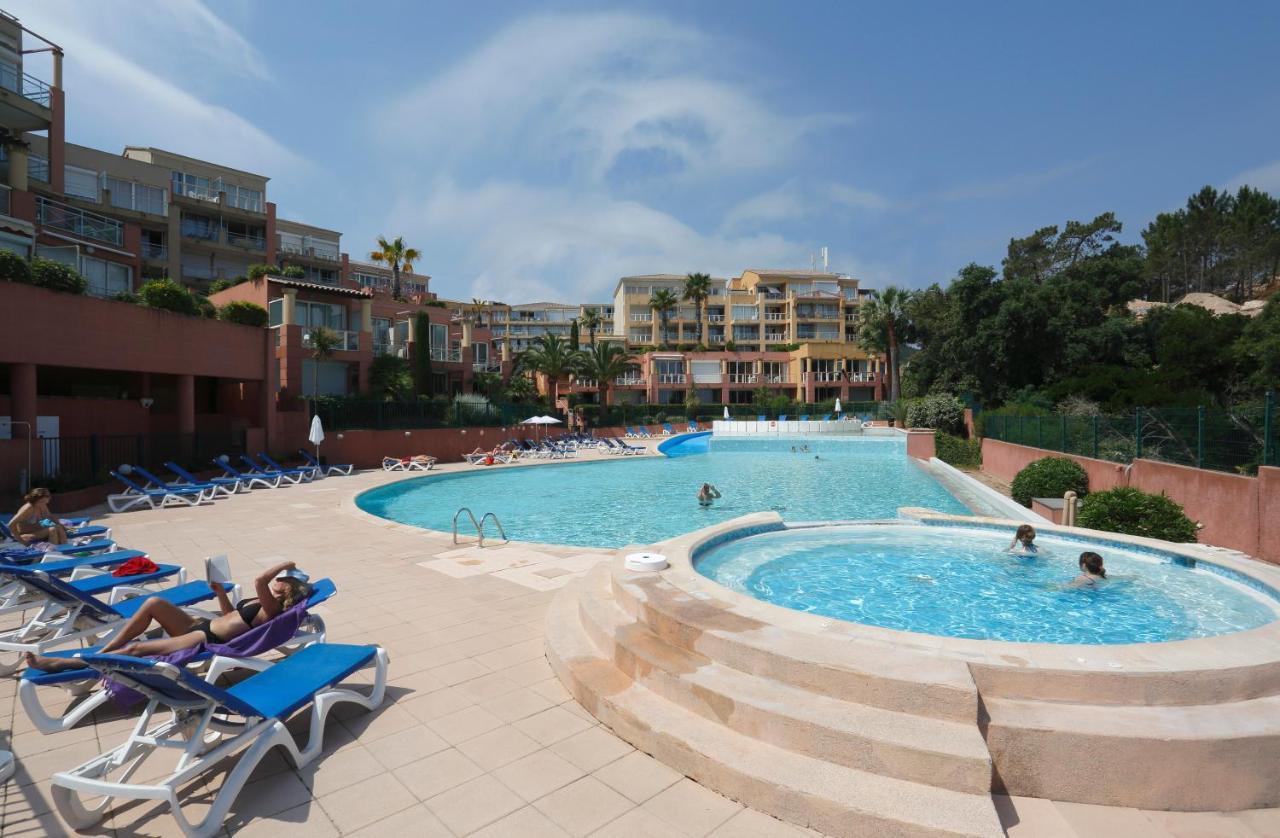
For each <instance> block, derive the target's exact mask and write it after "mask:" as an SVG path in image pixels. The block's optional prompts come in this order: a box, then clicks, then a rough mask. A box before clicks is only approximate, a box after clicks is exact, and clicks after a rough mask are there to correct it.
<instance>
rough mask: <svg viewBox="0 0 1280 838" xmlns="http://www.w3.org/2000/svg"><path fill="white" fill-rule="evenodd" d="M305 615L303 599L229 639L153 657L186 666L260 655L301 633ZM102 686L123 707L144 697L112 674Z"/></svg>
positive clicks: (305, 607) (305, 605) (305, 604)
mask: <svg viewBox="0 0 1280 838" xmlns="http://www.w3.org/2000/svg"><path fill="white" fill-rule="evenodd" d="M306 616H307V603H305V602H300V603H298V604H297V605H295V606H293V607H292V608H290V609H289V610H288V611H285V612H284V613H282V614H277V615H276V616H275V617H272V618H271V619H270V620H267V621H266V622H265V623H263V624H262V625H260V626H254V627H253V628H251V629H249V630H248V631H246V632H245V633H244V634H242V635H240V636H239V637H234V638H232V639H231V640H229V641H228V642H226V643H200V644H198V645H196V646H192V647H190V648H187V649H181V650H179V651H177V652H172V653H170V654H168V655H151V656H150V658H151V659H152V660H156V661H161V662H163V663H171V664H173V665H175V666H185V665H187V664H188V663H190V662H191V661H192V660H194V659H195V658H197V657H199V656H200V655H202V654H209V655H221V656H222V657H224V658H253V657H257V656H258V655H261V654H263V653H264V652H269V651H271V650H272V649H274V648H276V647H277V646H279V645H281V644H283V643H288V642H289V640H290V639H291V638H292V637H293V636H294V635H295V634H297V633H298V627H299V626H300V625H302V621H303V620H304V619H306ZM103 687H104V688H105V689H106V691H107V692H108V693H109V694H110V695H111V698H112V700H114V701H115V703H116V704H118V705H120V706H121V707H124V708H128V707H132V706H133V705H134V704H137V703H138V702H140V701H142V700H143V698H145V696H144V695H142V693H140V692H138V691H137V690H134V689H132V688H130V687H126V686H125V685H124V684H120V683H118V682H116V681H113V680H111V679H110V678H104V679H103Z"/></svg>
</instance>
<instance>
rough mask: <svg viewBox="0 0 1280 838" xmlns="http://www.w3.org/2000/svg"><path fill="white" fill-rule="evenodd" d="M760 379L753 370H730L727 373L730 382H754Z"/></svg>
mask: <svg viewBox="0 0 1280 838" xmlns="http://www.w3.org/2000/svg"><path fill="white" fill-rule="evenodd" d="M759 380H760V376H758V375H756V374H755V373H754V372H732V373H729V383H730V384H755V383H756V382H757V381H759Z"/></svg>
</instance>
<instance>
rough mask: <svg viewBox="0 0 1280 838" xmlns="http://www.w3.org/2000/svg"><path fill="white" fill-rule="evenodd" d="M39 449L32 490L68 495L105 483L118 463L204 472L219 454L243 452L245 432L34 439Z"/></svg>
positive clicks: (102, 435)
mask: <svg viewBox="0 0 1280 838" xmlns="http://www.w3.org/2000/svg"><path fill="white" fill-rule="evenodd" d="M34 442H35V443H37V444H39V446H40V453H41V457H40V465H39V466H38V467H37V468H36V469H35V470H36V472H37V473H36V474H35V475H33V476H32V482H33V485H44V486H49V487H50V488H55V489H62V490H69V489H75V488H81V487H84V486H92V485H96V484H99V483H107V482H109V481H110V480H111V475H110V474H109V472H110V471H111V470H112V469H115V468H119V467H120V466H121V465H122V464H124V463H128V464H130V465H140V466H142V467H143V468H146V469H149V470H157V469H162V468H163V466H164V463H165V461H166V460H173V461H174V462H176V463H178V464H179V465H182V466H183V467H185V468H189V469H191V470H201V471H202V470H204V469H207V468H209V461H210V460H212V459H213V458H214V457H217V456H220V455H222V454H229V455H231V456H232V457H236V456H238V455H239V454H242V453H245V433H244V431H217V432H207V433H194V434H119V435H106V434H94V435H91V436H73V437H66V436H60V437H48V438H45V439H38V440H34Z"/></svg>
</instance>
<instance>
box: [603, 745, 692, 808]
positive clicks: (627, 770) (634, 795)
mask: <svg viewBox="0 0 1280 838" xmlns="http://www.w3.org/2000/svg"><path fill="white" fill-rule="evenodd" d="M594 776H595V777H596V778H597V779H598V780H600V781H601V782H602V783H604V784H605V785H607V786H609V787H610V788H612V789H614V790H615V791H617V792H619V793H621V794H622V795H623V796H624V797H626V798H628V799H629V800H632V801H633V802H635V803H643V802H644V801H646V800H648V799H649V798H651V797H653V796H654V795H655V794H657V793H658V792H660V791H662V790H663V789H665V788H667V787H668V786H671V785H674V784H675V783H676V782H678V781H679V780H680V779H681V778H683V777H684V775H683V774H681V773H680V772H679V771H675V770H673V769H671V768H668V767H667V766H665V765H663V764H662V763H660V762H658V761H657V760H656V759H654V758H653V757H651V756H649V755H648V754H646V753H643V752H641V751H632V752H631V753H629V754H627V755H626V756H624V757H622V758H621V759H619V760H615V761H614V762H611V763H609V764H608V765H606V766H604V767H603V768H599V769H597V770H596V771H595V772H594Z"/></svg>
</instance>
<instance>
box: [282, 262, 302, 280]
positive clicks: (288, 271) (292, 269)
mask: <svg viewBox="0 0 1280 838" xmlns="http://www.w3.org/2000/svg"><path fill="white" fill-rule="evenodd" d="M280 275H281V276H285V277H288V278H289V279H306V278H307V271H306V269H305V268H303V267H302V266H301V265H290V266H289V267H287V268H285V269H284V270H282V271H281V272H280Z"/></svg>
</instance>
